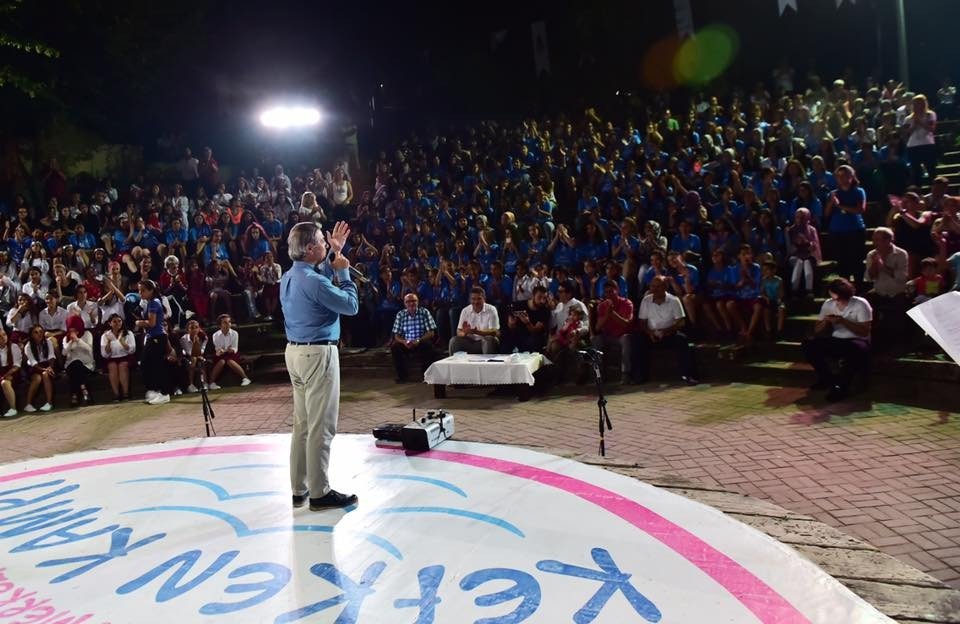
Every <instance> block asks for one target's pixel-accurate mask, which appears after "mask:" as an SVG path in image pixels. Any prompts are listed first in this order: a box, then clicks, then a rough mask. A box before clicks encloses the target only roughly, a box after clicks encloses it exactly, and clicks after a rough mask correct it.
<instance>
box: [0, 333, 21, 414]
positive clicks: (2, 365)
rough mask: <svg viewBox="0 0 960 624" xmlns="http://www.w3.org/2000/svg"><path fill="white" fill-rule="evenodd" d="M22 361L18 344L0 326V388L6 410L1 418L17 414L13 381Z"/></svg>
mask: <svg viewBox="0 0 960 624" xmlns="http://www.w3.org/2000/svg"><path fill="white" fill-rule="evenodd" d="M22 361H23V352H22V351H21V350H20V345H18V344H17V343H15V342H14V341H12V340H10V337H9V336H7V332H5V331H4V330H3V328H2V327H0V390H3V398H5V399H6V400H7V411H5V412H4V413H3V418H13V417H14V416H16V415H17V393H16V388H15V387H14V383H15V382H16V380H17V375H18V373H19V372H20V363H21V362H22Z"/></svg>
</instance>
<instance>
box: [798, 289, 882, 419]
mask: <svg viewBox="0 0 960 624" xmlns="http://www.w3.org/2000/svg"><path fill="white" fill-rule="evenodd" d="M829 293H830V298H829V299H828V300H826V301H824V302H823V306H821V308H820V316H819V320H818V321H817V326H816V328H815V330H814V333H815V336H814V337H813V338H810V339H808V340H805V341H804V343H803V352H804V354H805V355H806V358H807V361H809V362H810V364H812V365H813V369H814V371H815V372H816V374H817V380H816V382H815V383H814V384H813V386H811V389H814V390H822V389H829V392H828V393H827V400H829V401H839V400H841V399H843V398H845V397H846V396H847V394H848V393H849V391H850V382H851V380H852V379H853V376H854V374H855V373H857V372H863V371H865V370H866V368H867V364H868V362H869V360H870V326H871V323H872V322H873V309H872V308H871V307H870V303H869V302H868V301H867V300H866V299H864V298H862V297H857V296H855V294H856V290H855V289H854V287H853V284H851V283H850V282H849V281H847V280H845V279H843V278H840V279H836V280H834V281H833V282H831V283H830V287H829ZM837 360H842V362H840V363H838V362H837ZM838 364H840V365H839V366H838ZM835 368H836V369H838V371H837V372H835Z"/></svg>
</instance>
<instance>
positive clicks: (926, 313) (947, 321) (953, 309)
mask: <svg viewBox="0 0 960 624" xmlns="http://www.w3.org/2000/svg"><path fill="white" fill-rule="evenodd" d="M907 315H909V316H910V318H912V319H913V320H914V322H916V324H917V325H919V326H920V327H921V328H922V329H923V331H925V332H927V334H928V335H929V336H930V337H931V338H933V339H934V340H935V341H936V343H937V344H938V345H940V347H941V348H942V349H943V350H944V351H946V352H947V355H949V356H950V358H951V359H952V360H953V361H954V362H957V363H958V364H960V292H957V291H955V290H954V291H950V292H948V293H945V294H942V295H940V296H939V297H935V298H933V299H931V300H930V301H926V302H924V303H921V304H920V305H918V306H915V307H913V308H911V309H910V310H909V311H907Z"/></svg>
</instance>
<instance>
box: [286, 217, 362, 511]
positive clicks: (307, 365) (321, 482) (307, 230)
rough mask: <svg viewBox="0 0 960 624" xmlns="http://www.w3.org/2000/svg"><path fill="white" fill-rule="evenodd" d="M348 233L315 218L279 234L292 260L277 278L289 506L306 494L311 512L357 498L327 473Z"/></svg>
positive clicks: (345, 299)
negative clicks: (286, 384) (289, 400)
mask: <svg viewBox="0 0 960 624" xmlns="http://www.w3.org/2000/svg"><path fill="white" fill-rule="evenodd" d="M349 235H350V227H349V226H348V225H347V224H346V223H344V222H342V221H340V222H337V224H336V225H335V226H334V228H333V231H332V232H331V233H329V234H328V235H327V236H326V240H325V239H324V234H323V230H322V229H321V228H320V226H319V225H317V224H316V223H314V222H311V221H305V222H302V223H297V224H296V225H294V226H293V227H292V228H291V229H290V234H289V236H288V237H287V247H288V253H289V255H290V258H291V259H292V260H293V266H292V267H290V270H289V271H287V272H286V273H285V274H284V275H283V277H282V278H281V279H280V305H281V307H282V308H283V314H284V330H285V332H286V335H287V348H286V352H285V354H284V359H285V361H286V365H287V371H288V373H289V374H290V383H291V385H292V386H293V435H292V437H291V441H290V485H291V488H292V491H293V506H294V507H302V506H303V505H304V504H306V503H307V502H308V501H309V504H310V509H311V511H321V510H324V509H332V508H339V507H347V506H349V505H354V504H356V503H357V497H356V495H352V494H341V493H340V492H337V491H336V490H334V489H332V488H331V487H330V479H329V476H328V474H327V471H328V468H329V465H330V445H331V443H332V442H333V437H334V436H335V435H336V433H337V419H338V416H339V411H340V361H339V354H338V353H337V342H338V341H339V339H340V315H341V314H346V315H348V316H353V315H355V314H356V313H357V311H358V309H359V297H358V295H357V287H356V285H355V284H354V283H353V282H352V281H351V279H350V270H349V269H350V260H348V259H347V257H346V256H344V255H343V254H342V253H341V251H342V250H343V246H344V244H345V243H346V241H347V237H349ZM328 247H329V251H330V254H329V255H328V253H327V252H328ZM317 265H319V267H318V266H317Z"/></svg>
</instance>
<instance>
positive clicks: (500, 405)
mask: <svg viewBox="0 0 960 624" xmlns="http://www.w3.org/2000/svg"><path fill="white" fill-rule="evenodd" d="M589 391H590V390H589V389H588V388H587V387H584V388H567V389H565V391H564V392H563V393H561V394H558V395H557V396H552V397H550V398H547V399H542V400H533V401H530V402H528V403H518V402H517V401H516V400H515V399H514V398H513V397H511V396H508V395H506V394H491V393H490V392H489V391H486V390H480V389H466V390H451V391H450V398H448V399H446V400H444V401H442V405H443V406H444V407H445V408H447V409H448V410H450V411H452V412H454V413H455V414H456V417H457V437H458V438H460V439H464V440H472V441H480V442H496V443H509V444H523V445H533V446H545V447H550V448H562V449H568V450H571V451H576V452H581V453H588V454H593V453H596V451H597V429H596V427H597V425H596V418H597V416H596V404H595V398H594V397H593V396H591V395H590V394H589ZM805 395H806V391H805V390H803V389H800V388H791V387H776V386H767V385H760V384H740V383H734V384H722V385H702V386H699V387H696V388H687V387H676V386H669V385H655V384H648V385H646V386H641V387H629V388H614V389H612V394H611V396H610V405H609V411H610V416H611V418H612V419H613V424H614V430H613V431H612V432H609V433H608V437H607V455H608V457H610V458H613V459H617V460H622V461H624V462H629V463H636V464H639V465H640V466H643V467H646V468H651V469H656V470H660V471H662V472H664V473H667V474H676V475H679V476H681V477H685V478H687V479H690V480H693V481H696V482H698V483H701V484H703V485H705V486H712V487H715V486H721V487H723V488H725V489H729V490H732V491H739V492H742V493H744V494H748V495H751V496H755V497H757V498H760V499H766V500H770V501H773V502H775V503H777V504H779V505H781V506H783V507H785V508H787V509H789V510H792V511H796V512H800V513H807V514H810V515H812V516H813V517H815V518H817V519H818V520H820V521H822V522H824V523H826V524H829V525H831V526H835V527H838V528H841V529H842V530H844V531H846V532H847V533H850V534H852V535H855V536H857V537H860V538H862V539H865V540H866V541H868V542H871V543H872V544H874V545H875V546H877V547H878V548H880V549H882V550H884V551H885V552H887V553H889V554H891V555H894V556H896V557H898V558H900V559H902V560H903V561H905V562H907V563H909V564H911V565H913V566H915V567H917V568H919V569H921V570H923V571H925V572H928V573H930V574H932V575H933V576H935V577H937V578H939V579H941V580H943V581H945V582H947V583H949V584H951V585H952V586H953V587H957V588H960V469H958V466H960V413H950V412H946V411H936V410H931V409H924V408H919V407H913V406H908V405H903V404H898V403H895V402H880V401H879V400H878V401H868V400H866V399H859V400H853V401H848V402H845V403H841V404H839V405H836V406H824V405H822V404H815V403H814V404H811V403H808V402H807V401H806V400H805V399H804V397H805ZM212 398H213V399H214V407H215V409H216V411H217V419H216V426H217V432H218V433H219V434H220V435H244V434H256V433H273V432H287V431H289V430H290V426H291V418H290V412H291V399H290V393H289V389H288V387H287V386H286V385H284V384H274V385H259V384H254V385H253V386H250V387H249V388H246V389H243V390H240V389H231V390H225V391H221V392H217V393H213V394H212ZM437 405H438V402H437V401H436V400H435V399H434V398H433V395H432V392H431V391H430V389H429V387H427V386H424V385H405V386H395V385H394V384H393V383H392V381H391V380H390V379H389V378H385V377H378V376H375V375H373V374H371V373H360V372H358V371H345V373H344V379H343V406H342V409H341V421H340V430H341V431H344V432H358V433H366V432H369V431H370V429H371V427H372V426H373V425H375V424H378V423H381V422H390V421H393V422H402V421H404V420H406V419H408V418H409V417H410V410H411V408H412V407H418V408H428V407H434V406H437ZM201 435H203V424H202V420H201V414H200V405H199V399H198V398H197V397H195V396H194V397H189V398H180V399H177V400H176V401H174V402H173V403H171V404H170V405H167V406H164V407H157V408H153V407H149V406H145V405H142V404H133V403H131V404H125V405H122V406H114V405H109V406H100V407H97V406H95V407H90V408H85V409H80V410H75V411H63V412H59V411H58V412H53V413H51V414H47V415H31V416H26V417H22V418H18V419H15V420H12V421H7V422H0V463H8V462H13V461H17V460H22V459H27V458H30V457H43V456H49V455H53V454H57V453H65V452H71V451H79V450H87V449H96V448H110V447H116V446H129V445H134V444H142V443H152V442H159V441H164V440H170V439H177V438H189V437H197V436H201Z"/></svg>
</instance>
